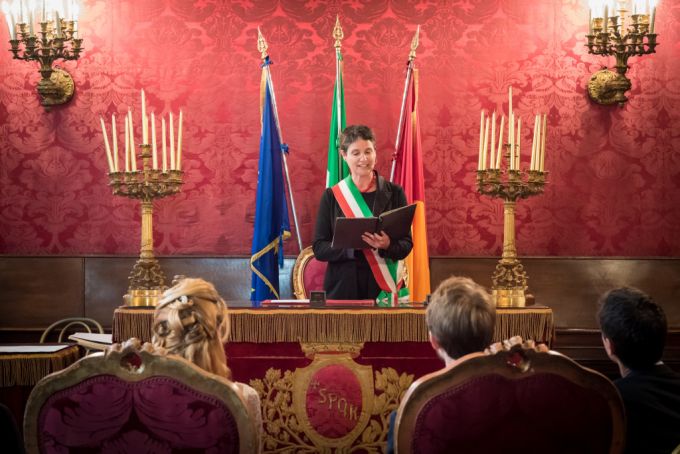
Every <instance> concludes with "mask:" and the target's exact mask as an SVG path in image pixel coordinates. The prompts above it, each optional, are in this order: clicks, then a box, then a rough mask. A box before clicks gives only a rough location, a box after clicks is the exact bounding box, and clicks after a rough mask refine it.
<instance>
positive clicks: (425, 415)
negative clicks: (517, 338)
mask: <svg viewBox="0 0 680 454" xmlns="http://www.w3.org/2000/svg"><path fill="white" fill-rule="evenodd" d="M624 438H625V419H624V412H623V403H622V401H621V397H620V395H619V393H618V391H617V390H616V387H615V386H614V384H613V383H612V382H611V381H609V380H608V379H607V378H606V377H605V376H604V375H602V374H600V373H598V372H595V371H593V370H590V369H586V368H584V367H581V366H579V365H578V364H577V363H576V362H574V361H572V360H571V359H569V358H567V357H566V356H563V355H561V354H559V353H556V352H549V353H538V352H535V351H533V350H529V351H527V350H522V349H521V347H514V348H513V349H512V350H510V351H504V352H501V353H498V354H496V355H491V356H484V355H481V354H473V355H470V356H469V358H467V359H465V360H464V361H462V362H461V363H459V364H457V365H455V366H453V367H448V368H446V369H443V370H441V371H437V372H434V373H432V374H429V375H425V376H424V377H422V378H420V379H419V380H417V381H416V382H415V383H414V384H413V385H412V386H411V388H410V389H409V391H408V392H407V393H406V395H405V396H404V399H403V400H402V402H401V405H400V407H399V411H398V414H397V419H396V424H395V450H396V452H397V453H398V454H405V453H428V454H437V453H447V454H449V453H450V454H455V453H487V452H489V453H491V452H494V453H496V452H498V453H522V454H527V453H618V452H622V451H623V447H624V446H623V445H624Z"/></svg>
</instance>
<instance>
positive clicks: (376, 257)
mask: <svg viewBox="0 0 680 454" xmlns="http://www.w3.org/2000/svg"><path fill="white" fill-rule="evenodd" d="M332 191H333V195H334V196H335V200H337V201H338V204H339V205H340V209H341V210H342V213H343V214H344V215H345V217H348V218H364V217H371V216H373V213H372V212H371V209H370V208H369V207H368V205H367V204H366V201H365V200H364V198H363V196H362V195H361V192H360V191H359V189H358V188H357V187H356V185H355V184H354V181H352V177H351V175H350V176H347V177H346V178H344V179H343V180H340V182H339V183H338V184H336V185H335V186H333V187H332ZM376 196H377V194H376ZM362 252H363V253H364V255H365V256H366V260H367V261H368V264H369V265H370V267H371V271H372V272H373V276H374V277H375V280H376V282H377V283H378V286H379V287H380V289H381V290H382V291H381V292H380V294H379V295H378V298H377V299H376V302H377V304H378V306H397V305H398V304H399V302H400V300H404V302H406V303H407V302H408V288H405V287H403V285H404V280H403V279H402V275H403V262H401V261H395V260H391V259H386V258H383V257H380V254H378V251H376V250H373V249H368V248H367V249H362ZM402 287H403V288H402Z"/></svg>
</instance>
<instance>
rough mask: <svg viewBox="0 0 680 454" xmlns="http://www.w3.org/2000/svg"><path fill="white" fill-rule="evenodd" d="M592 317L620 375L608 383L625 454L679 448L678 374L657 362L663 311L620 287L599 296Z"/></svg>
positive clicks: (663, 328)
mask: <svg viewBox="0 0 680 454" xmlns="http://www.w3.org/2000/svg"><path fill="white" fill-rule="evenodd" d="M597 318H598V322H599V324H600V329H601V330H602V342H603V344H604V348H605V350H606V351H607V355H608V356H609V358H610V359H611V360H612V361H614V362H615V363H616V364H618V366H619V371H620V372H621V378H619V379H618V380H616V381H615V382H614V384H615V385H616V387H617V388H618V390H619V392H620V393H621V397H622V398H623V403H624V407H625V409H626V419H627V421H628V427H627V439H626V453H650V454H651V453H670V452H671V451H673V449H674V448H676V447H678V446H679V445H680V374H678V373H676V372H673V371H672V370H671V369H670V368H669V367H668V366H666V365H664V364H663V362H662V361H661V356H662V354H663V350H664V346H665V344H666V335H667V322H666V315H665V314H664V312H663V309H662V308H661V307H660V306H659V305H657V304H656V303H654V301H652V299H651V298H650V297H649V296H647V295H646V294H645V293H643V292H641V291H640V290H637V289H634V288H625V287H624V288H618V289H614V290H610V291H609V292H607V293H605V294H604V295H602V297H601V298H600V301H599V311H598V314H597Z"/></svg>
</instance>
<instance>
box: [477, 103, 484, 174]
mask: <svg viewBox="0 0 680 454" xmlns="http://www.w3.org/2000/svg"><path fill="white" fill-rule="evenodd" d="M483 146H484V110H482V117H481V118H480V120H479V154H478V155H477V170H482V147H483Z"/></svg>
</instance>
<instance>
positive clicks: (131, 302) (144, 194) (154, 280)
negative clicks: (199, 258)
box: [109, 145, 184, 306]
mask: <svg viewBox="0 0 680 454" xmlns="http://www.w3.org/2000/svg"><path fill="white" fill-rule="evenodd" d="M140 149H141V154H140V155H139V156H140V157H141V158H142V163H143V164H142V170H140V171H128V172H115V171H114V172H109V185H110V186H111V187H113V194H114V195H120V196H124V197H129V198H131V199H139V201H140V202H141V209H142V242H141V250H140V254H139V259H138V260H137V262H136V263H135V265H134V267H133V268H132V272H131V273H130V276H129V278H128V279H129V281H130V286H129V287H128V293H127V294H126V295H125V296H124V297H123V299H124V301H125V304H126V305H128V306H155V305H156V304H157V302H158V299H159V298H160V296H161V294H162V293H163V290H164V289H165V274H164V273H163V271H162V270H161V266H160V264H159V263H158V260H156V258H155V257H154V254H153V201H154V200H155V199H160V198H163V197H167V196H170V195H173V194H176V193H178V192H180V190H181V187H182V182H183V181H182V176H183V174H184V172H182V171H181V170H175V169H167V170H166V171H163V170H161V169H154V168H152V163H151V157H152V154H151V145H140Z"/></svg>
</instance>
